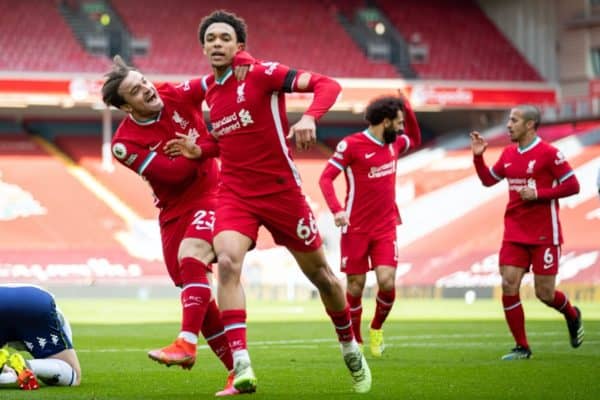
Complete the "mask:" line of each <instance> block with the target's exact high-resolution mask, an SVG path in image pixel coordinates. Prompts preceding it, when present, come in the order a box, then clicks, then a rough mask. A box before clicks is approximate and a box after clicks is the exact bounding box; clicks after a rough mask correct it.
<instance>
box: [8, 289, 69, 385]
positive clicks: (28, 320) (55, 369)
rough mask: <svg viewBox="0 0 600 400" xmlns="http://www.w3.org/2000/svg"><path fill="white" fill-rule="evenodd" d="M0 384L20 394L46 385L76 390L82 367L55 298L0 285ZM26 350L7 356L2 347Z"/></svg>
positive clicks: (37, 290) (43, 292)
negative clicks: (27, 356)
mask: <svg viewBox="0 0 600 400" xmlns="http://www.w3.org/2000/svg"><path fill="white" fill-rule="evenodd" d="M0 321H2V323H1V324H0V384H13V383H17V384H18V385H19V387H20V388H21V389H23V390H35V389H38V387H39V384H38V381H37V380H38V379H40V380H41V381H42V382H44V383H45V384H47V385H57V386H77V385H79V383H80V382H81V367H80V366H79V359H78V358H77V353H75V349H74V348H73V336H72V333H71V326H70V325H69V321H67V319H66V318H65V316H64V315H63V314H62V312H61V311H60V309H59V308H58V307H57V306H56V303H55V301H54V296H53V295H52V294H51V293H50V292H48V291H46V290H44V289H42V288H40V287H37V286H34V285H20V284H2V285H0ZM7 344H8V345H9V346H10V347H12V348H14V349H17V350H25V351H27V352H29V354H31V356H32V357H33V359H30V360H25V359H24V358H23V356H22V355H21V354H20V353H16V352H15V353H13V354H10V352H9V351H8V349H6V348H3V347H4V346H5V345H7Z"/></svg>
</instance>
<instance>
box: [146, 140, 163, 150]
mask: <svg viewBox="0 0 600 400" xmlns="http://www.w3.org/2000/svg"><path fill="white" fill-rule="evenodd" d="M161 143H162V140H161V141H160V142H158V143H156V144H155V145H154V146H148V148H149V149H150V151H155V150H156V149H158V146H160V144H161Z"/></svg>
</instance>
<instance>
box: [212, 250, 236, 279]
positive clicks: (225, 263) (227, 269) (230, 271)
mask: <svg viewBox="0 0 600 400" xmlns="http://www.w3.org/2000/svg"><path fill="white" fill-rule="evenodd" d="M217 262H218V266H219V281H221V282H222V283H227V282H231V281H234V280H236V279H237V280H239V275H240V268H239V266H238V265H237V264H236V263H235V262H234V261H233V259H232V258H231V256H229V255H228V254H225V253H222V254H219V256H218V258H217Z"/></svg>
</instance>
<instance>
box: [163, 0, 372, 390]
mask: <svg viewBox="0 0 600 400" xmlns="http://www.w3.org/2000/svg"><path fill="white" fill-rule="evenodd" d="M199 39H200V42H201V43H202V46H203V50H204V54H205V55H206V56H207V57H208V59H209V62H210V63H211V65H212V68H213V74H211V75H208V76H205V77H203V78H202V79H201V81H200V82H193V83H191V86H192V87H194V90H192V91H191V92H189V93H190V96H195V101H196V102H197V103H198V104H199V103H201V102H202V101H203V100H206V102H207V104H208V106H209V109H210V120H211V124H212V129H213V130H212V135H213V140H212V142H207V143H201V146H199V147H198V146H193V145H189V142H188V143H186V141H185V140H178V141H177V140H176V141H173V142H171V145H170V146H169V149H168V151H173V154H177V153H178V152H184V154H185V155H186V156H189V157H194V156H195V157H198V156H204V157H207V156H211V155H215V154H216V153H217V152H218V153H219V154H220V158H221V168H222V169H221V182H220V186H219V193H218V201H217V209H216V222H215V228H214V232H215V237H214V247H215V252H216V253H217V258H218V268H219V274H218V300H219V306H220V307H221V309H222V315H223V322H224V324H225V330H226V333H227V336H228V338H229V343H230V346H231V349H232V351H233V357H234V365H235V380H234V386H235V387H236V388H237V389H238V390H240V391H241V392H253V391H255V390H256V384H257V380H256V376H255V374H254V371H253V369H252V366H251V363H250V356H249V353H248V348H247V342H246V304H245V295H244V290H243V288H242V285H241V282H240V276H241V271H242V263H243V260H244V256H245V254H246V252H247V251H248V250H249V249H251V248H252V247H253V246H254V243H255V242H256V239H257V235H258V228H259V226H260V225H264V226H265V227H266V228H267V229H268V230H269V231H270V232H271V234H272V235H273V237H274V239H275V242H276V243H277V244H280V245H282V246H285V247H287V248H288V249H289V250H290V252H291V253H292V255H293V256H294V257H295V259H296V261H297V262H298V264H299V265H300V268H301V269H302V271H303V272H304V274H305V275H306V276H307V277H308V278H309V279H310V281H311V282H312V283H313V284H314V285H315V286H316V287H317V289H318V290H319V293H320V296H321V300H322V302H323V304H324V306H325V309H326V311H327V313H328V314H329V316H330V318H331V320H332V321H333V324H334V326H335V329H336V332H337V334H338V340H339V342H340V343H341V347H342V354H343V358H344V361H345V363H346V365H347V367H348V369H349V370H350V372H351V376H352V378H353V387H354V390H355V391H357V392H363V393H364V392H368V391H369V390H370V388H371V373H370V370H369V367H368V365H367V363H366V360H365V358H364V356H363V355H362V353H361V351H360V348H359V346H358V344H357V342H356V340H355V339H354V335H353V334H352V326H351V320H350V312H349V308H348V306H347V304H346V300H345V297H344V291H343V288H342V286H341V284H340V282H339V280H338V279H337V278H336V276H335V275H334V274H333V272H332V271H331V269H330V268H329V266H328V265H327V261H326V259H325V255H324V252H323V249H322V246H321V237H320V235H319V233H318V231H317V225H316V222H315V218H314V216H313V214H312V212H311V210H310V208H309V206H308V204H307V202H306V199H305V197H304V195H303V193H302V190H301V187H300V176H299V174H298V170H297V169H296V166H295V165H294V162H293V161H292V158H291V156H290V150H289V147H288V142H287V140H286V135H288V138H290V137H292V136H295V138H296V145H297V146H298V147H299V148H301V149H306V148H309V147H310V146H311V145H312V144H313V143H314V142H315V141H316V129H315V121H316V120H318V119H319V118H320V117H321V116H323V115H324V114H325V113H326V112H327V111H328V110H329V108H330V107H331V106H332V105H333V104H334V102H335V100H336V98H337V96H338V94H339V92H340V86H339V84H338V83H337V82H335V81H334V80H332V79H330V78H328V77H326V76H323V75H319V74H316V73H313V72H308V71H302V70H296V69H293V68H290V67H288V66H285V65H283V64H280V63H278V62H263V63H255V64H253V65H252V66H251V68H250V70H249V72H248V74H247V76H246V79H245V80H244V81H240V82H238V81H236V80H234V79H232V77H231V75H232V71H231V66H232V60H233V56H234V54H236V52H237V51H238V50H240V49H243V48H244V46H245V43H246V25H245V23H244V21H243V20H242V19H240V18H238V17H237V16H236V15H234V14H230V13H227V12H224V11H216V12H214V13H212V14H211V15H209V16H207V17H205V18H204V19H203V20H202V22H201V23H200V28H199ZM196 87H197V89H196ZM286 92H313V93H314V98H313V101H312V103H311V105H310V107H309V108H308V110H307V111H306V112H305V113H304V115H303V116H302V118H301V119H300V121H298V122H297V123H296V124H294V125H293V126H291V127H290V128H288V121H287V117H286V109H285V93H286ZM288 133H289V134H288ZM186 145H187V146H186ZM215 148H217V150H215Z"/></svg>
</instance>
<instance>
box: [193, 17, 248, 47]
mask: <svg viewBox="0 0 600 400" xmlns="http://www.w3.org/2000/svg"><path fill="white" fill-rule="evenodd" d="M217 22H223V23H225V24H227V25H229V26H231V27H232V28H233V30H234V31H235V35H236V36H237V41H238V43H246V22H245V21H244V19H243V18H240V17H238V16H237V15H235V14H234V13H230V12H228V11H225V10H217V11H214V12H213V13H212V14H210V15H207V16H206V17H204V18H202V21H200V26H199V27H198V39H199V40H200V43H202V45H203V46H204V35H205V34H206V30H207V29H208V27H209V26H211V25H212V24H215V23H217Z"/></svg>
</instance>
